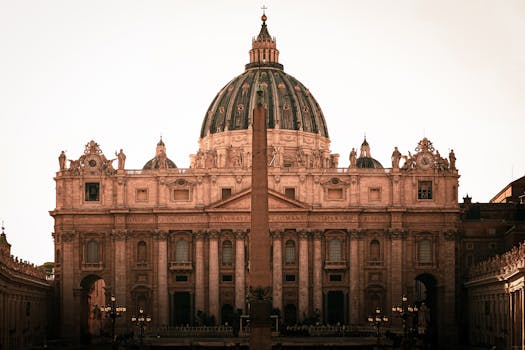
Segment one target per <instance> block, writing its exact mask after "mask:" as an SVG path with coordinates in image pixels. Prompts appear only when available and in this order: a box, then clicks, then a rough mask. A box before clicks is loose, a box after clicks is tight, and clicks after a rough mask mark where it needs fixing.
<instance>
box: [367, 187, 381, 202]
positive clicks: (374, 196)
mask: <svg viewBox="0 0 525 350" xmlns="http://www.w3.org/2000/svg"><path fill="white" fill-rule="evenodd" d="M368 200H369V201H370V202H374V201H380V200H381V189H380V188H378V187H374V188H369V189H368Z"/></svg>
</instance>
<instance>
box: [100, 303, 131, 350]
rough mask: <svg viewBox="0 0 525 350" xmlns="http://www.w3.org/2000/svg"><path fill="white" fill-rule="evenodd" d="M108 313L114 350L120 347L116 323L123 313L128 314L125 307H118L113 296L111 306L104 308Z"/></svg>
mask: <svg viewBox="0 0 525 350" xmlns="http://www.w3.org/2000/svg"><path fill="white" fill-rule="evenodd" d="M103 310H104V312H105V313H106V317H107V318H110V319H111V343H112V344H113V348H116V347H117V346H118V344H117V339H116V338H115V321H116V319H117V318H118V317H120V316H121V315H120V314H121V313H122V312H126V308H125V307H124V306H117V298H115V297H114V296H111V304H110V305H107V306H106V307H104V308H103Z"/></svg>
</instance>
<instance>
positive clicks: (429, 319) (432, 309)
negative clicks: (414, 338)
mask: <svg viewBox="0 0 525 350" xmlns="http://www.w3.org/2000/svg"><path fill="white" fill-rule="evenodd" d="M415 303H416V305H418V306H419V312H418V315H417V318H418V319H417V323H418V329H419V331H420V333H424V334H425V337H426V338H427V341H428V342H430V343H436V341H437V339H438V335H437V331H438V328H439V327H438V322H439V321H438V319H437V315H438V312H437V310H439V307H440V305H439V303H438V293H437V280H436V278H435V277H434V276H433V275H431V274H428V273H424V274H421V275H419V276H417V277H416V279H415Z"/></svg>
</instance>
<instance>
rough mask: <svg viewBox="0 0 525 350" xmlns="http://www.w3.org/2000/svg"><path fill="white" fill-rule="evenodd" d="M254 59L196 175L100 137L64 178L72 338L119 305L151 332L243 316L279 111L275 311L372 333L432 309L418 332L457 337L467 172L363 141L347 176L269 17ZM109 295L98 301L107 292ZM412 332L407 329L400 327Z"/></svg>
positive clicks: (231, 88) (211, 133)
mask: <svg viewBox="0 0 525 350" xmlns="http://www.w3.org/2000/svg"><path fill="white" fill-rule="evenodd" d="M249 58H250V61H249V63H248V64H247V65H246V66H245V71H244V73H242V74H241V75H239V76H237V77H236V78H234V79H233V80H231V81H230V82H229V83H228V84H227V85H226V86H224V87H223V88H222V89H221V90H220V91H219V93H218V94H217V96H216V97H215V98H214V99H213V101H212V103H211V105H210V106H209V108H208V110H207V111H206V113H205V117H204V120H203V123H202V129H201V133H200V137H199V149H198V150H197V151H196V152H195V154H193V155H190V159H191V166H190V168H188V169H181V168H178V167H177V166H176V164H175V162H173V161H172V160H170V159H169V158H168V147H167V146H166V144H165V143H164V141H163V140H162V139H161V140H160V141H159V142H158V144H157V146H156V150H155V157H154V158H153V159H151V160H149V161H146V162H145V165H144V167H143V168H142V169H127V168H126V162H125V161H126V156H125V154H124V152H123V151H122V150H121V152H120V153H119V155H118V165H115V166H114V165H113V162H112V161H111V160H109V159H108V158H106V156H105V155H104V152H103V148H102V147H101V146H100V145H99V144H98V143H96V142H95V141H90V142H88V143H87V144H86V146H85V150H84V153H83V154H80V155H74V156H73V155H70V157H73V159H74V160H71V161H69V164H68V163H67V161H66V156H65V154H64V153H62V154H61V155H60V157H59V164H60V168H59V170H58V172H57V174H56V177H55V181H56V208H55V209H54V210H52V211H51V212H50V214H51V216H52V217H53V218H54V221H55V224H54V234H53V236H54V242H55V281H56V282H55V283H56V291H57V295H58V299H59V300H60V305H59V313H60V323H61V330H62V334H64V335H67V334H73V335H81V334H85V333H89V332H94V329H95V328H94V326H93V322H95V321H96V320H95V321H94V318H93V312H94V310H96V308H97V307H100V305H103V304H105V303H106V302H108V298H109V296H115V298H116V300H117V302H118V303H119V304H121V305H124V306H126V307H127V308H128V310H137V308H138V307H141V308H143V309H144V310H145V311H146V313H148V314H150V315H151V317H152V320H153V322H152V325H153V326H154V327H161V326H175V325H186V324H199V323H205V322H209V320H214V321H215V322H216V323H225V322H231V320H232V317H233V314H234V312H237V310H240V311H239V312H240V313H244V314H246V313H247V308H248V301H247V296H248V295H247V294H248V293H247V289H248V287H249V286H250V281H249V277H250V257H251V256H256V255H257V254H258V252H257V251H250V249H249V247H250V245H249V240H250V215H251V211H250V194H251V185H252V184H251V159H252V157H251V152H252V148H251V138H252V130H251V126H252V113H253V110H254V108H255V100H256V91H257V90H258V89H262V90H263V91H264V94H263V96H264V97H263V98H264V106H265V108H266V110H267V128H268V132H267V139H268V155H269V157H268V184H269V185H268V192H269V227H270V230H269V232H268V239H270V240H271V252H270V253H271V262H269V263H270V266H271V273H272V285H271V291H272V303H273V307H274V312H275V313H276V314H278V315H279V316H280V319H281V320H282V322H283V323H285V324H296V323H301V322H306V321H309V320H317V322H321V323H327V324H337V323H340V324H363V323H366V320H367V316H368V315H369V314H370V313H372V312H373V311H374V310H375V309H376V308H377V307H379V308H381V309H382V310H384V311H385V312H389V310H391V308H392V305H397V304H401V303H402V297H403V296H406V298H407V302H408V303H411V304H416V305H422V304H423V303H425V305H426V308H424V309H426V310H427V311H426V312H427V314H426V315H423V316H424V317H420V319H421V320H422V321H419V323H420V327H422V328H423V329H424V331H425V332H428V333H431V334H432V335H433V336H435V337H438V338H440V339H447V340H449V341H452V340H453V339H454V337H453V335H454V333H455V331H456V328H455V326H456V325H455V320H456V316H455V308H456V288H457V279H456V270H455V266H456V265H455V261H456V249H455V242H456V239H457V236H458V231H459V230H460V227H461V221H460V208H459V204H458V196H457V193H458V179H459V175H458V171H457V169H456V166H455V160H456V159H455V156H454V153H453V152H451V153H450V154H449V155H448V157H442V156H441V155H440V154H439V152H438V151H437V150H436V149H434V147H433V145H432V142H431V141H430V140H428V139H426V138H423V139H422V140H417V139H415V140H414V150H413V152H412V153H410V152H409V154H408V155H403V154H401V153H400V152H399V151H398V150H397V148H394V145H393V147H392V149H393V150H394V151H393V153H392V163H391V164H388V166H387V167H384V166H383V165H382V164H381V163H380V162H378V161H377V160H376V159H374V158H373V157H372V155H371V146H370V144H369V143H368V142H367V140H366V139H365V140H364V141H363V142H362V145H361V148H360V149H359V150H354V149H352V151H351V152H350V166H349V167H348V168H341V167H339V164H338V163H339V154H335V153H332V152H331V151H330V138H329V134H328V127H327V124H326V120H325V118H324V115H323V112H322V110H321V107H320V106H319V104H318V103H317V101H316V100H315V98H314V97H313V95H312V94H311V92H310V91H309V90H308V89H307V88H306V87H305V86H304V85H303V84H302V83H301V82H300V81H298V80H297V79H296V78H294V77H292V76H290V75H288V74H286V73H285V72H284V68H283V65H282V64H281V63H279V51H278V50H277V47H276V43H275V39H274V38H273V37H271V36H270V35H269V32H268V28H267V25H266V16H263V23H262V26H261V30H260V33H259V35H258V36H257V37H256V38H254V39H253V41H252V49H251V50H250V52H249ZM196 136H197V135H196ZM101 290H103V291H105V295H102V296H101V295H99V294H97V293H96V292H97V291H101ZM393 324H394V325H396V324H397V325H400V324H401V323H400V320H394V321H393Z"/></svg>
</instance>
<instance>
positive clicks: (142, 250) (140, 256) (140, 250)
mask: <svg viewBox="0 0 525 350" xmlns="http://www.w3.org/2000/svg"><path fill="white" fill-rule="evenodd" d="M146 260H147V250H146V242H144V241H140V242H139V243H138V244H137V261H138V262H145V261H146Z"/></svg>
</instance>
